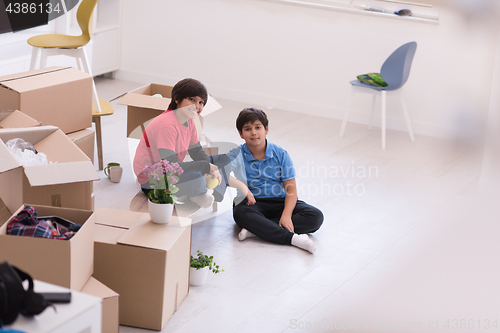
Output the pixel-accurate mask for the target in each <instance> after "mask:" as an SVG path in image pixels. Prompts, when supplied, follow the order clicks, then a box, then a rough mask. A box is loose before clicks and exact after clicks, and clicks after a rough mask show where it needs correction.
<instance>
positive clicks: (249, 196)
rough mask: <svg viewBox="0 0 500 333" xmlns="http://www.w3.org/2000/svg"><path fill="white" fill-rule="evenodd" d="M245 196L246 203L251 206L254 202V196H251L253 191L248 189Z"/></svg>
mask: <svg viewBox="0 0 500 333" xmlns="http://www.w3.org/2000/svg"><path fill="white" fill-rule="evenodd" d="M246 198H247V205H249V206H251V205H253V204H255V197H254V196H253V193H252V192H251V191H250V190H248V193H247V196H246Z"/></svg>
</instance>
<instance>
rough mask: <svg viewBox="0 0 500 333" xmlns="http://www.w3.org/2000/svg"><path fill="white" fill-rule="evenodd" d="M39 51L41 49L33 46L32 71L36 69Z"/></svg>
mask: <svg viewBox="0 0 500 333" xmlns="http://www.w3.org/2000/svg"><path fill="white" fill-rule="evenodd" d="M39 51H40V49H39V48H38V47H35V46H33V50H32V51H31V62H30V71H32V70H34V69H36V64H37V62H38V54H39Z"/></svg>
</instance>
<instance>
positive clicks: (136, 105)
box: [115, 83, 221, 139]
mask: <svg viewBox="0 0 500 333" xmlns="http://www.w3.org/2000/svg"><path fill="white" fill-rule="evenodd" d="M172 88H173V87H171V86H167V85H163V84H155V83H150V84H147V85H145V86H142V87H140V88H137V89H135V90H132V91H129V92H128V93H125V94H123V95H120V96H118V97H116V98H115V99H119V101H118V104H120V105H127V137H129V138H135V139H140V138H141V136H142V132H144V129H145V128H146V126H147V124H148V123H149V122H150V121H151V120H152V119H153V118H155V117H157V116H159V115H160V114H162V113H163V112H165V111H166V110H167V109H168V106H169V104H170V101H171V97H172ZM155 94H160V95H162V96H163V97H155V96H153V95H155ZM220 108H221V105H220V104H219V103H218V102H217V101H216V100H215V99H214V98H213V97H212V96H210V95H209V96H208V101H207V104H206V105H205V107H204V108H203V111H202V112H201V114H200V116H198V118H197V119H195V124H196V130H197V131H198V137H201V136H202V134H203V117H205V116H207V115H208V114H210V113H212V112H214V111H217V110H219V109H220Z"/></svg>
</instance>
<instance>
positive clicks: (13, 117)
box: [0, 110, 41, 129]
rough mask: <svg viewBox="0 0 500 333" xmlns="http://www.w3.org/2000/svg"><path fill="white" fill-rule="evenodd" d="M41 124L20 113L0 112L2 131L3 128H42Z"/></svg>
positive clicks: (16, 111) (15, 111)
mask: <svg viewBox="0 0 500 333" xmlns="http://www.w3.org/2000/svg"><path fill="white" fill-rule="evenodd" d="M40 125H41V123H40V122H39V121H38V120H35V119H33V118H31V117H30V116H28V115H27V114H25V113H23V112H21V111H19V110H14V111H0V129H1V128H19V127H31V126H40Z"/></svg>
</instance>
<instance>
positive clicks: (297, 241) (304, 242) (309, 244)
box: [292, 234, 316, 253]
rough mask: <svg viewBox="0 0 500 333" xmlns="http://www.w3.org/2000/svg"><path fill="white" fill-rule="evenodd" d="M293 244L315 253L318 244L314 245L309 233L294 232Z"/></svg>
mask: <svg viewBox="0 0 500 333" xmlns="http://www.w3.org/2000/svg"><path fill="white" fill-rule="evenodd" d="M292 245H293V246H296V247H300V248H301V249H303V250H306V251H309V252H311V253H314V252H315V251H316V245H314V243H313V241H312V240H310V239H309V236H307V234H301V235H299V234H293V236H292Z"/></svg>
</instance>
